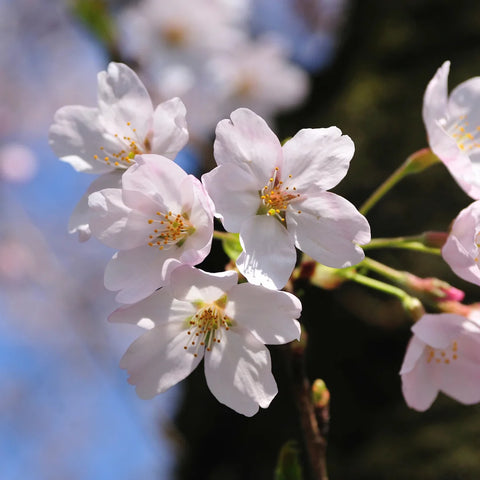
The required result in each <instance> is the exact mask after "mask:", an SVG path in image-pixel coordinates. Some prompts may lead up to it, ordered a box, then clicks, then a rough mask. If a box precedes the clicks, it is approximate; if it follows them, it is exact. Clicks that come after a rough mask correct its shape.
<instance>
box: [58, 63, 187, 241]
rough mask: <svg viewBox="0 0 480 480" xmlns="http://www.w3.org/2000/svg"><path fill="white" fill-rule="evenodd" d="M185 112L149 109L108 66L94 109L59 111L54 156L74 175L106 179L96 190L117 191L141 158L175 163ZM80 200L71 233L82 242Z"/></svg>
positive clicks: (175, 104)
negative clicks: (114, 188)
mask: <svg viewBox="0 0 480 480" xmlns="http://www.w3.org/2000/svg"><path fill="white" fill-rule="evenodd" d="M185 115H186V111H185V106H184V105H183V103H182V101H181V100H180V99H179V98H172V99H171V100H168V101H166V102H164V103H161V104H160V105H158V106H157V107H156V108H155V109H154V108H153V105H152V101H151V99H150V96H149V95H148V92H147V90H146V89H145V86H144V85H143V83H142V82H141V81H140V79H139V78H138V76H137V75H136V73H135V72H134V71H133V70H131V69H130V68H129V67H127V66H126V65H124V64H122V63H113V62H112V63H110V64H109V65H108V70H107V71H103V72H100V73H99V74H98V107H85V106H80V105H68V106H65V107H62V108H60V109H59V110H58V111H57V112H56V114H55V118H54V123H53V125H52V126H51V127H50V145H51V147H52V149H53V151H54V152H55V153H56V154H57V155H58V156H59V157H60V160H63V161H65V162H67V163H70V164H71V165H72V167H73V168H74V169H75V170H77V171H79V172H86V173H94V174H104V175H106V174H107V175H108V174H110V175H109V176H106V177H104V178H103V179H101V180H99V185H100V186H102V187H103V188H106V187H107V186H108V185H110V186H117V184H118V182H119V177H120V176H121V174H122V173H123V172H124V171H125V170H126V169H127V168H129V167H130V166H131V165H133V164H134V163H135V157H136V156H137V155H140V154H143V153H156V154H159V155H163V156H164V157H167V158H170V159H174V158H175V156H176V155H177V153H178V152H179V151H180V150H181V149H182V148H183V147H184V146H185V144H186V142H187V140H188V131H187V128H186V121H185ZM95 189H98V185H97V186H96V185H92V186H91V187H90V188H89V189H88V191H87V192H86V194H85V195H84V196H83V197H82V199H81V200H80V202H79V203H78V205H77V207H76V208H75V210H74V213H73V215H72V218H71V220H70V225H69V231H70V233H74V232H78V233H79V236H80V239H81V240H86V239H88V238H89V236H90V229H89V226H88V224H86V223H85V219H86V217H87V215H88V214H87V210H88V200H87V199H88V195H89V194H90V193H92V191H95Z"/></svg>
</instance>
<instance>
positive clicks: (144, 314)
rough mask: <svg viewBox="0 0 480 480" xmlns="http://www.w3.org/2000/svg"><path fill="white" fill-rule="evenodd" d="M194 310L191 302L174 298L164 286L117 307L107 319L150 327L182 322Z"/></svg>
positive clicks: (192, 313) (113, 321)
mask: <svg viewBox="0 0 480 480" xmlns="http://www.w3.org/2000/svg"><path fill="white" fill-rule="evenodd" d="M195 311H196V309H195V308H194V306H193V305H192V304H191V303H189V302H182V301H180V300H176V299H174V298H173V297H172V293H171V291H170V290H169V288H167V287H164V288H161V289H160V290H157V291H156V292H153V293H152V294H151V295H150V296H149V297H147V298H145V299H144V300H141V301H140V302H137V303H135V304H133V305H124V306H122V307H120V308H117V310H115V311H114V312H113V313H112V314H110V316H109V317H108V321H109V322H112V323H130V324H133V325H138V326H140V327H142V328H146V329H151V328H153V327H154V326H155V325H157V324H159V323H165V322H184V321H185V319H187V318H189V317H190V316H192V315H195Z"/></svg>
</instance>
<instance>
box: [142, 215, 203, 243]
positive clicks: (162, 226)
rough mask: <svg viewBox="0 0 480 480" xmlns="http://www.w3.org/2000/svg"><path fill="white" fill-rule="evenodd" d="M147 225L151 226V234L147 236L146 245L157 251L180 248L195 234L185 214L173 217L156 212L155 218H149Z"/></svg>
mask: <svg viewBox="0 0 480 480" xmlns="http://www.w3.org/2000/svg"><path fill="white" fill-rule="evenodd" d="M148 224H149V225H152V226H153V232H152V233H151V234H150V235H149V236H148V245H149V246H150V247H157V248H158V249H159V250H163V249H164V248H168V247H170V246H172V245H176V246H177V247H181V246H182V245H183V244H184V243H185V241H186V240H187V238H188V237H189V236H190V235H192V233H194V232H195V227H194V226H193V225H192V224H191V223H190V221H189V219H188V214H187V213H182V214H180V213H179V214H177V215H174V214H173V213H172V212H168V213H162V212H157V213H156V218H150V219H149V220H148Z"/></svg>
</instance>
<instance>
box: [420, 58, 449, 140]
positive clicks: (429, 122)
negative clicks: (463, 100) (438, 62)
mask: <svg viewBox="0 0 480 480" xmlns="http://www.w3.org/2000/svg"><path fill="white" fill-rule="evenodd" d="M449 71H450V62H448V61H447V62H444V63H443V65H442V66H441V67H440V68H439V69H438V70H437V72H436V73H435V75H434V77H433V78H432V79H431V80H430V82H429V84H428V86H427V89H426V90H425V95H424V97H423V112H422V113H423V121H424V122H425V126H426V128H427V133H428V136H429V137H430V135H431V131H433V130H435V129H436V124H437V122H438V121H439V120H440V119H445V117H446V113H447V99H448V73H449Z"/></svg>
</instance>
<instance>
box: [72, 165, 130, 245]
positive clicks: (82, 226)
mask: <svg viewBox="0 0 480 480" xmlns="http://www.w3.org/2000/svg"><path fill="white" fill-rule="evenodd" d="M120 180H121V174H120V171H119V170H113V171H111V172H109V173H104V174H103V175H101V176H100V177H98V178H97V179H96V180H94V181H93V182H92V183H91V184H90V186H89V187H88V189H87V191H86V192H85V193H84V194H83V195H82V197H81V198H80V201H79V202H78V203H77V205H76V206H75V208H74V210H73V212H72V215H71V216H70V220H69V222H68V233H75V232H78V239H79V241H81V242H85V241H86V240H88V239H89V238H90V236H91V234H92V232H91V229H90V225H89V218H90V209H89V207H88V197H89V195H90V194H92V193H93V192H97V191H98V190H102V189H104V188H111V187H112V188H116V187H119V186H120V184H121V182H120Z"/></svg>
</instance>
